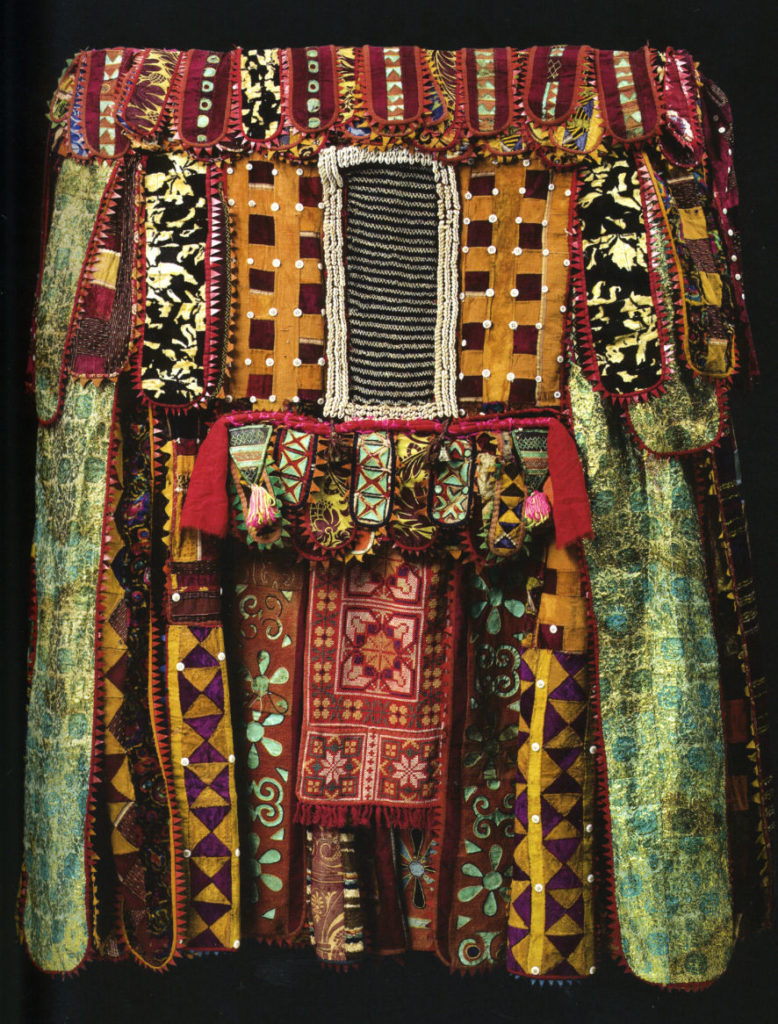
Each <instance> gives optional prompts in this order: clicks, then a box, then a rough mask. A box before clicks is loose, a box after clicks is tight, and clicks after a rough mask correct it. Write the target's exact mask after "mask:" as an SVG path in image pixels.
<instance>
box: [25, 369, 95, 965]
mask: <svg viewBox="0 0 778 1024" xmlns="http://www.w3.org/2000/svg"><path fill="white" fill-rule="evenodd" d="M114 391H115V386H114V385H113V384H112V383H105V384H102V385H100V386H98V387H95V386H92V385H90V386H89V387H85V388H81V387H75V388H69V389H68V392H67V395H66V397H65V403H64V407H63V411H62V418H61V419H60V421H59V422H58V423H57V424H56V426H54V427H41V428H40V430H39V431H38V465H37V469H38V472H37V489H36V503H37V520H36V527H35V554H36V576H37V580H36V586H37V604H38V622H37V645H36V652H35V664H34V668H33V674H32V684H31V689H30V704H29V711H28V727H27V766H26V779H25V783H26V794H27V800H26V804H25V821H24V861H25V870H26V875H27V895H26V903H25V910H24V921H23V927H24V934H25V939H26V942H27V948H28V950H29V952H30V956H31V957H32V959H33V960H34V961H35V963H36V964H38V966H39V967H42V968H43V969H44V970H47V971H72V970H73V969H74V968H76V967H78V965H79V964H80V963H81V961H82V960H83V959H84V956H85V955H86V953H87V950H88V947H89V942H90V924H89V920H88V917H87V903H88V900H89V899H90V897H89V895H88V892H87V884H88V883H87V868H86V865H85V852H84V851H85V835H84V830H85V822H86V812H87V801H88V797H89V781H90V774H91V770H90V768H91V758H92V740H93V735H92V719H93V713H94V687H95V657H94V647H95V612H96V603H97V582H98V569H99V564H100V548H101V538H102V532H103V525H102V524H103V504H104V501H105V483H106V467H107V463H108V452H109V447H110V437H111V420H112V413H113V400H114Z"/></svg>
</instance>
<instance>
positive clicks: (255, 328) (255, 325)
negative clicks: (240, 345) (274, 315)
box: [249, 317, 276, 352]
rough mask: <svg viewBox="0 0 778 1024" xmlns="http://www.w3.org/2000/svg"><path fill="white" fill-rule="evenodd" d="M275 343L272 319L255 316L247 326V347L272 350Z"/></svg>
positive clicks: (274, 328) (274, 329)
mask: <svg viewBox="0 0 778 1024" xmlns="http://www.w3.org/2000/svg"><path fill="white" fill-rule="evenodd" d="M275 343H276V325H275V321H274V320H258V319H257V318H256V317H255V318H254V319H253V320H252V321H251V326H250V327H249V348H261V349H264V350H266V351H269V352H272V351H273V348H274V347H275Z"/></svg>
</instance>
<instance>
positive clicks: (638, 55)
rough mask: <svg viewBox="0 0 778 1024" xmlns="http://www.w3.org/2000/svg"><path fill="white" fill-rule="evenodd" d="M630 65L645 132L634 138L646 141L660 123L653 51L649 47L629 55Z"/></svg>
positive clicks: (634, 139) (634, 140)
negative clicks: (652, 57)
mask: <svg viewBox="0 0 778 1024" xmlns="http://www.w3.org/2000/svg"><path fill="white" fill-rule="evenodd" d="M629 63H630V67H631V68H632V78H633V81H634V82H635V88H636V90H637V94H638V106H639V107H640V117H641V120H642V124H643V132H642V134H641V135H640V136H638V137H633V139H632V141H633V142H636V141H637V139H638V138H640V139H645V138H646V137H647V136H649V135H653V134H654V132H655V131H656V127H657V122H658V121H659V97H658V96H657V92H656V83H655V80H654V73H653V69H652V67H651V51H650V50H649V48H648V47H647V46H644V47H643V48H642V49H640V50H635V51H633V52H632V53H631V54H630V55H629Z"/></svg>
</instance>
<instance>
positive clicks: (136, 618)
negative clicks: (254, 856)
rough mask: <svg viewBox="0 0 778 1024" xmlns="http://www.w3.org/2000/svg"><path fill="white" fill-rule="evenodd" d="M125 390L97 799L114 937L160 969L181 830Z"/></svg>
mask: <svg viewBox="0 0 778 1024" xmlns="http://www.w3.org/2000/svg"><path fill="white" fill-rule="evenodd" d="M128 384H129V382H128V381H127V379H126V378H124V377H123V378H120V381H119V417H118V424H119V429H120V431H121V449H120V451H121V463H120V464H119V463H117V464H116V465H115V467H113V468H112V481H113V487H112V507H111V512H112V523H111V542H110V547H109V549H108V550H109V552H111V553H114V552H115V553H114V554H113V558H112V559H111V561H110V562H108V563H106V564H105V565H104V570H103V579H102V581H101V594H102V595H103V598H102V600H103V615H104V617H105V624H104V626H103V636H102V644H101V647H100V658H101V667H102V672H103V678H102V686H103V689H104V694H105V696H104V707H103V721H104V727H105V734H104V735H105V741H104V742H105V751H104V797H103V798H104V800H105V803H106V808H107V812H108V817H109V819H110V822H111V847H112V851H113V859H114V865H115V868H116V875H117V883H118V894H119V898H118V911H117V914H118V919H119V921H118V927H119V936H120V941H121V943H122V944H123V945H124V946H125V947H127V948H128V949H129V951H130V953H131V955H132V956H133V957H134V958H135V959H136V960H138V961H139V962H140V963H142V964H144V965H145V966H148V967H153V968H162V967H165V966H166V965H167V964H168V963H169V962H170V961H171V959H172V958H173V957H174V956H176V955H177V953H178V952H179V948H178V947H179V945H181V944H183V941H184V940H183V934H184V933H185V928H186V924H185V920H184V915H185V908H184V905H183V900H184V898H185V897H184V892H185V883H184V879H183V877H182V875H181V868H180V865H181V863H182V854H181V847H180V840H179V839H178V838H177V835H178V834H180V833H178V832H177V830H178V829H180V824H179V822H178V815H177V813H176V810H175V804H174V798H173V782H172V767H171V765H170V754H169V748H168V744H167V742H165V740H164V739H163V736H164V735H166V726H164V727H163V724H162V721H161V718H160V716H161V715H166V711H163V705H162V704H161V703H160V698H161V695H160V677H161V675H162V674H163V673H164V666H163V662H164V657H163V653H162V651H161V649H160V648H161V642H160V640H161V632H162V631H161V630H160V625H159V619H160V614H161V608H160V597H161V595H160V594H159V593H158V592H156V593H151V591H150V589H149V587H148V583H147V581H148V579H149V574H150V572H151V560H152V550H153V548H154V531H153V522H154V517H153V512H154V505H155V495H156V491H157V482H156V481H155V472H154V465H155V451H156V449H157V446H158V444H159V442H160V440H161V438H160V437H156V438H154V434H155V431H157V430H158V427H157V426H156V425H155V423H154V421H153V419H152V418H151V415H150V412H149V410H144V409H143V408H142V407H139V406H137V403H135V402H134V401H133V396H132V393H131V391H130V390H129V386H128ZM158 539H159V538H157V540H158ZM179 937H180V939H181V941H179Z"/></svg>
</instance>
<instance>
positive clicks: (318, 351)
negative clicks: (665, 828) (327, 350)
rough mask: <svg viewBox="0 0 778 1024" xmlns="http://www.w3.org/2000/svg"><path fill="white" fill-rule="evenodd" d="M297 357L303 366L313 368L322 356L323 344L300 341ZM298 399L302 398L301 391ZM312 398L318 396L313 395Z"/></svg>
mask: <svg viewBox="0 0 778 1024" xmlns="http://www.w3.org/2000/svg"><path fill="white" fill-rule="evenodd" d="M297 355H298V357H299V359H300V362H301V363H302V364H303V366H313V365H314V364H315V363H318V361H319V360H320V359H321V357H322V356H323V355H324V344H323V342H319V343H318V344H316V343H315V342H312V341H301V342H300V344H299V345H298V347H297ZM300 397H301V398H302V391H301V392H300ZM313 397H314V398H318V397H319V396H318V394H315V395H313Z"/></svg>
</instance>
